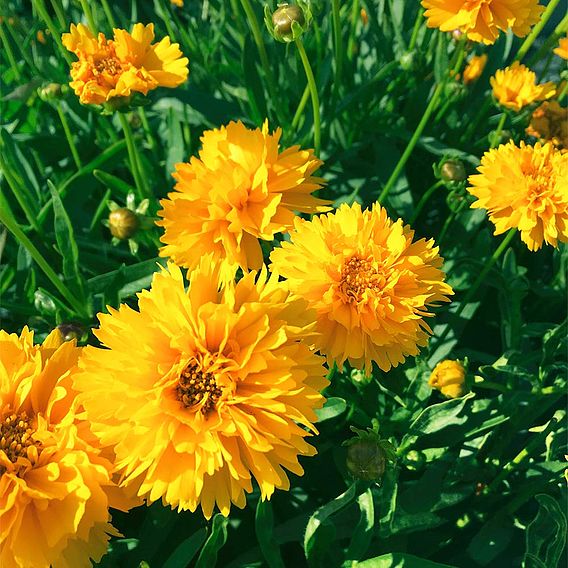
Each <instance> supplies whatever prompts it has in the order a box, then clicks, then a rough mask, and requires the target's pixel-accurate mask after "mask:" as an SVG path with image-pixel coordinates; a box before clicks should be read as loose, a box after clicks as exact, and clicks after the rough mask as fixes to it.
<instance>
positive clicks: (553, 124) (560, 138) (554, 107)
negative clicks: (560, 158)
mask: <svg viewBox="0 0 568 568" xmlns="http://www.w3.org/2000/svg"><path fill="white" fill-rule="evenodd" d="M527 134H528V135H529V136H534V137H535V138H540V139H541V140H542V141H548V142H552V144H554V146H556V147H557V148H558V149H559V150H561V151H562V152H566V151H568V109H567V108H563V107H561V106H560V104H559V103H558V101H546V102H544V103H542V104H541V105H540V106H539V107H538V108H537V109H535V110H534V112H533V113H532V117H531V123H530V125H529V127H528V128H527Z"/></svg>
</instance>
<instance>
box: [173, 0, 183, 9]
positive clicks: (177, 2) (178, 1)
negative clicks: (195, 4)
mask: <svg viewBox="0 0 568 568" xmlns="http://www.w3.org/2000/svg"><path fill="white" fill-rule="evenodd" d="M170 2H171V4H172V5H173V6H176V7H177V8H183V0H170Z"/></svg>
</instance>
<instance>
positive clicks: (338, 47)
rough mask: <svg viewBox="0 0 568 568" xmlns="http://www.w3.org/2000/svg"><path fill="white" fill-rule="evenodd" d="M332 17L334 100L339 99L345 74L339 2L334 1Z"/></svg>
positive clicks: (337, 0)
mask: <svg viewBox="0 0 568 568" xmlns="http://www.w3.org/2000/svg"><path fill="white" fill-rule="evenodd" d="M331 9H332V17H333V46H334V48H335V85H334V89H333V93H334V98H336V97H337V91H338V89H339V86H340V85H341V76H342V73H343V40H342V37H341V18H340V14H339V0H332V7H331Z"/></svg>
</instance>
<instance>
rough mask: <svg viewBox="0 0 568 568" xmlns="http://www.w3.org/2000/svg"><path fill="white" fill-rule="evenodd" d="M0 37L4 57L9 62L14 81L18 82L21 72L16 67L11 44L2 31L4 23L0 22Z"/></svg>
mask: <svg viewBox="0 0 568 568" xmlns="http://www.w3.org/2000/svg"><path fill="white" fill-rule="evenodd" d="M0 39H1V40H2V44H3V45H4V52H5V53H6V57H7V58H8V61H9V62H10V67H11V68H12V71H13V73H14V77H15V78H16V81H18V82H20V81H21V80H22V74H21V73H20V68H19V67H18V63H17V62H16V58H15V57H14V52H13V51H12V46H11V45H10V42H9V40H8V36H7V35H6V32H5V31H4V25H3V24H0Z"/></svg>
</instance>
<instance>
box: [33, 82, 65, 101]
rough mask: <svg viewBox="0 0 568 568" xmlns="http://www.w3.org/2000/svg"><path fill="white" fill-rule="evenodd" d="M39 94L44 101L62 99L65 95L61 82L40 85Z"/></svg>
mask: <svg viewBox="0 0 568 568" xmlns="http://www.w3.org/2000/svg"><path fill="white" fill-rule="evenodd" d="M37 94H38V95H39V98H40V99H41V100H42V101H51V100H54V99H60V98H61V97H62V95H63V85H60V84H59V83H49V84H47V85H44V86H43V87H40V88H39V89H38V91H37Z"/></svg>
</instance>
